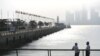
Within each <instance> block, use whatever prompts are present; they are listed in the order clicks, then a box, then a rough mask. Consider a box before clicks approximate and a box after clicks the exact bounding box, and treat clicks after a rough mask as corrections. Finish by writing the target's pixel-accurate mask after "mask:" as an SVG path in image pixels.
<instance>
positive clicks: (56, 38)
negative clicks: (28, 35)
mask: <svg viewBox="0 0 100 56" xmlns="http://www.w3.org/2000/svg"><path fill="white" fill-rule="evenodd" d="M99 36H100V25H73V26H72V28H70V29H67V28H66V29H64V30H61V31H58V32H56V33H53V34H50V35H47V36H44V37H42V38H40V39H38V40H36V41H33V42H31V43H29V44H27V45H25V46H23V47H21V48H26V49H31V48H32V49H71V48H72V46H73V45H74V43H75V42H77V43H78V46H79V48H80V49H85V48H86V42H87V41H89V42H90V46H91V49H100V37H99ZM18 52H19V56H33V55H34V56H47V51H25V50H24V51H18ZM66 55H69V56H74V52H73V51H71V52H70V51H61V52H60V51H57V52H52V56H66ZM81 55H82V52H81V53H80V56H81ZM99 55H100V52H99V51H98V52H95V51H94V52H91V56H99ZM4 56H16V52H15V51H12V52H11V53H10V54H9V55H4Z"/></svg>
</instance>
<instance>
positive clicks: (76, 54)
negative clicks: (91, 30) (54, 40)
mask: <svg viewBox="0 0 100 56" xmlns="http://www.w3.org/2000/svg"><path fill="white" fill-rule="evenodd" d="M72 50H75V56H79V52H80V51H79V48H78V44H77V43H75V46H73V48H72Z"/></svg>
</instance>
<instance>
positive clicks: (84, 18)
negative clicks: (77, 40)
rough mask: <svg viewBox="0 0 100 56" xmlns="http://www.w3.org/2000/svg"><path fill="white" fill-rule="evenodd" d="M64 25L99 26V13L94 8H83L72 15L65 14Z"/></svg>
mask: <svg viewBox="0 0 100 56" xmlns="http://www.w3.org/2000/svg"><path fill="white" fill-rule="evenodd" d="M66 23H67V24H72V25H99V24H100V16H99V11H96V9H94V8H91V9H89V10H87V9H85V8H83V9H82V10H79V11H75V12H73V13H71V12H67V13H66Z"/></svg>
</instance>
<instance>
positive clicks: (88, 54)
mask: <svg viewBox="0 0 100 56" xmlns="http://www.w3.org/2000/svg"><path fill="white" fill-rule="evenodd" d="M86 45H87V46H86V56H90V45H89V42H86Z"/></svg>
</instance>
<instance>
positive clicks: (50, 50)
mask: <svg viewBox="0 0 100 56" xmlns="http://www.w3.org/2000/svg"><path fill="white" fill-rule="evenodd" d="M0 50H15V51H16V56H19V51H20V50H22V51H47V54H48V56H52V53H51V52H52V51H74V50H72V49H0ZM80 51H82V56H85V55H84V54H85V53H84V52H85V51H86V50H85V49H80ZM90 51H100V49H91V50H90Z"/></svg>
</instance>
